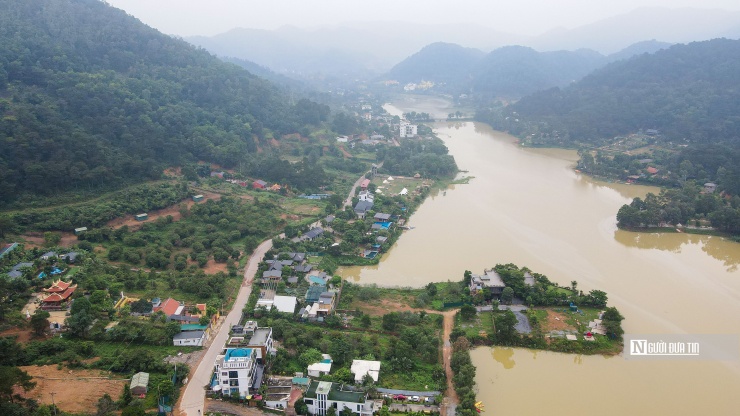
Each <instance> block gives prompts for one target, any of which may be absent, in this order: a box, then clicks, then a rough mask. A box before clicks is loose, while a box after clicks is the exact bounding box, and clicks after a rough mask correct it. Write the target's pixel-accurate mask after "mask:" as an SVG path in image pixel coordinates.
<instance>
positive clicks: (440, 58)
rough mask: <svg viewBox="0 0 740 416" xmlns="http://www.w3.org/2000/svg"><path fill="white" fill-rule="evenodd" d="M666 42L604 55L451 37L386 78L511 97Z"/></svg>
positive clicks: (480, 96) (486, 97)
mask: <svg viewBox="0 0 740 416" xmlns="http://www.w3.org/2000/svg"><path fill="white" fill-rule="evenodd" d="M668 46H669V45H668V44H666V43H663V42H657V41H645V42H640V43H637V44H634V45H631V46H629V47H627V48H625V49H624V50H622V51H620V52H617V53H615V54H612V55H609V56H604V55H602V54H600V53H598V52H595V51H593V50H589V49H579V50H575V51H554V52H538V51H536V50H534V49H532V48H529V47H525V46H505V47H502V48H498V49H495V50H493V51H492V52H490V53H488V54H484V53H483V52H481V51H479V50H477V49H471V48H464V47H462V46H460V45H455V44H451V43H433V44H431V45H428V46H426V47H424V48H423V49H422V50H420V51H419V52H417V53H415V54H414V55H411V56H410V57H408V58H406V59H405V60H403V61H402V62H400V63H399V64H397V65H396V66H395V67H393V69H391V70H390V71H389V72H388V73H387V74H385V75H384V78H386V79H393V80H396V81H399V82H401V83H404V84H405V83H407V82H419V81H421V80H426V81H433V82H435V83H436V84H440V83H443V85H437V86H436V87H435V88H436V89H438V90H440V91H443V92H447V93H450V94H453V95H456V94H461V93H466V94H470V93H472V94H473V96H474V98H475V100H476V101H477V102H488V101H491V100H494V99H500V98H504V99H507V100H512V99H519V98H521V97H523V96H525V95H528V94H532V93H534V92H536V91H540V90H545V89H548V88H552V87H564V86H567V85H568V84H570V83H572V82H574V81H578V80H580V79H581V78H583V77H584V76H586V75H587V74H589V73H590V72H592V71H593V70H595V69H597V68H601V67H603V66H604V65H606V64H607V63H609V62H613V61H615V60H619V59H626V58H629V57H631V56H633V55H636V54H643V53H653V52H655V51H657V50H660V49H663V48H666V47H668Z"/></svg>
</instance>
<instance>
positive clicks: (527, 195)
mask: <svg viewBox="0 0 740 416" xmlns="http://www.w3.org/2000/svg"><path fill="white" fill-rule="evenodd" d="M386 109H387V110H389V111H390V112H391V113H393V114H400V113H401V112H408V111H417V112H428V113H430V114H433V115H435V116H436V117H439V118H444V117H446V115H447V114H448V113H450V112H452V111H451V107H450V106H449V104H447V103H446V102H445V101H443V100H439V99H430V98H419V97H416V98H413V97H412V98H408V99H404V100H403V101H401V102H396V103H394V104H393V105H388V106H386ZM434 128H435V130H436V132H437V134H438V135H439V136H440V137H441V138H442V139H443V140H444V141H445V144H446V145H447V146H448V148H449V149H450V153H451V154H452V155H453V156H454V157H455V159H456V161H457V163H458V166H459V167H460V168H461V169H465V170H467V171H468V172H467V173H465V174H464V175H467V176H472V177H474V179H472V180H471V181H470V183H469V184H466V185H455V186H454V187H452V188H450V189H448V190H447V191H446V192H440V193H438V194H436V195H434V196H432V197H430V198H429V199H428V200H427V201H425V202H424V204H423V205H422V206H421V207H420V208H419V210H418V211H417V212H416V213H415V214H414V215H413V217H412V218H411V220H410V222H409V225H411V226H413V227H415V228H414V229H413V230H409V231H405V232H404V234H403V236H402V237H401V238H399V239H398V241H397V243H396V244H395V246H394V247H392V248H391V249H390V250H389V252H388V253H386V254H385V255H384V256H383V259H382V260H381V262H380V264H379V265H377V266H374V267H364V268H359V267H353V268H345V269H341V270H340V273H341V274H342V276H344V277H345V278H348V279H351V280H353V281H357V282H360V283H377V284H379V285H383V286H415V287H418V286H422V285H425V284H426V283H428V282H433V281H445V280H448V279H450V280H459V279H461V278H462V274H463V272H464V270H466V269H467V270H471V271H473V272H474V273H479V272H482V270H483V269H484V268H488V267H492V266H494V265H495V264H497V263H515V264H517V265H519V266H528V267H529V268H530V269H532V270H534V271H537V272H540V273H544V274H546V275H547V276H548V277H549V278H550V279H551V280H553V281H557V282H559V283H561V284H564V285H567V284H569V283H570V281H571V280H577V281H578V286H579V289H581V290H584V291H588V290H591V289H600V290H604V291H606V292H607V293H608V295H609V303H610V304H611V305H614V306H617V307H618V308H619V310H620V311H621V312H622V314H623V315H624V316H625V317H626V320H625V322H624V328H625V331H626V332H628V333H638V334H639V333H657V334H675V333H678V334H683V333H688V334H701V333H707V334H738V333H740V271H739V270H738V264H740V244H738V243H733V242H730V241H727V240H725V239H722V238H719V237H711V236H695V235H685V234H642V233H631V232H625V231H621V230H618V229H617V227H616V218H615V217H616V212H617V210H618V209H619V207H620V206H621V205H622V204H624V203H628V202H629V201H630V199H631V198H633V197H635V196H643V195H645V194H646V193H647V192H650V191H653V192H655V191H657V189H655V188H649V187H643V186H634V185H621V184H612V183H603V182H599V181H595V180H592V179H590V178H588V177H586V176H584V175H581V174H578V173H576V172H574V171H573V168H572V166H573V164H574V162H575V161H576V160H577V155H576V154H575V152H574V151H569V150H560V149H524V148H521V147H519V146H518V145H517V144H516V143H515V138H513V137H511V136H508V135H506V134H504V133H500V132H496V131H493V130H491V128H490V127H489V126H487V125H485V124H480V123H473V122H461V123H447V122H441V123H435V124H434ZM472 356H473V361H474V363H475V365H476V367H477V369H478V371H477V377H476V382H477V389H478V390H477V394H478V399H479V400H481V401H482V402H483V403H484V404H485V406H486V407H485V412H484V414H486V413H487V414H494V415H496V416H500V415H534V414H555V415H594V414H599V415H625V414H638V415H644V414H651V415H652V414H655V415H689V414H692V415H693V414H697V413H699V412H711V413H712V414H717V415H735V414H740V410H738V409H739V408H740V407H738V405H737V404H736V401H735V400H734V399H735V397H734V396H735V395H737V393H738V392H740V362H738V361H730V362H718V361H701V362H686V361H640V362H636V361H626V360H625V359H624V358H623V357H621V356H617V357H610V358H604V357H601V356H577V355H566V354H556V353H548V352H542V351H530V350H526V349H510V348H493V349H491V348H478V349H476V350H475V351H473V353H472Z"/></svg>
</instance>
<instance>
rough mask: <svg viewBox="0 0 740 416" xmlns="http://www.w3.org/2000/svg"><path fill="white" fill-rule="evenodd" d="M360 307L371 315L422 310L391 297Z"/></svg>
mask: <svg viewBox="0 0 740 416" xmlns="http://www.w3.org/2000/svg"><path fill="white" fill-rule="evenodd" d="M358 307H359V309H360V310H361V311H362V312H363V313H366V314H368V315H371V316H382V315H385V314H387V313H389V312H406V311H412V312H418V311H421V310H422V309H419V308H412V307H411V306H409V305H406V304H404V303H401V302H400V301H397V300H389V299H383V300H381V301H379V302H376V303H374V304H372V305H371V304H363V305H358ZM436 313H439V312H436Z"/></svg>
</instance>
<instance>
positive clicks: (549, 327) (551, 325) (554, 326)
mask: <svg viewBox="0 0 740 416" xmlns="http://www.w3.org/2000/svg"><path fill="white" fill-rule="evenodd" d="M567 319H568V317H567V316H566V315H564V314H562V313H559V312H555V311H552V310H549V309H548V310H547V322H546V323H545V328H544V331H545V332H549V331H564V330H575V329H576V328H575V327H573V326H571V325H568V324H567V323H566V322H565V321H566V320H567Z"/></svg>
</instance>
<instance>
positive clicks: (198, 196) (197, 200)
mask: <svg viewBox="0 0 740 416" xmlns="http://www.w3.org/2000/svg"><path fill="white" fill-rule="evenodd" d="M202 200H203V195H193V202H200V201H202Z"/></svg>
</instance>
